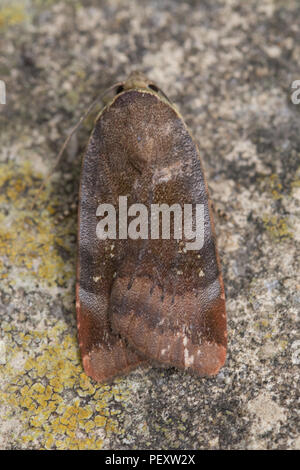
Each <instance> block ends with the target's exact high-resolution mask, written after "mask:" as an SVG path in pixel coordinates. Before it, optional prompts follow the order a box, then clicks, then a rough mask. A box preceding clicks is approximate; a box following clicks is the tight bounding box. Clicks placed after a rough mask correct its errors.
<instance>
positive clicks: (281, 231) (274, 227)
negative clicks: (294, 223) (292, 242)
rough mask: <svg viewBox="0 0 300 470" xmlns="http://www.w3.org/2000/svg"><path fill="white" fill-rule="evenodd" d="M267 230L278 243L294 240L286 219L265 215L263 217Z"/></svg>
mask: <svg viewBox="0 0 300 470" xmlns="http://www.w3.org/2000/svg"><path fill="white" fill-rule="evenodd" d="M262 220H263V223H264V226H265V229H266V230H267V232H268V233H269V234H270V236H271V237H272V238H273V239H274V240H276V241H282V240H286V239H289V238H293V235H292V233H291V232H290V230H289V228H288V224H287V220H286V219H285V218H280V217H278V216H277V215H272V216H269V215H264V216H263V217H262Z"/></svg>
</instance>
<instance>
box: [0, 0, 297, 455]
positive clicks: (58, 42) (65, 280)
mask: <svg viewBox="0 0 300 470" xmlns="http://www.w3.org/2000/svg"><path fill="white" fill-rule="evenodd" d="M299 15H300V6H299V2H297V1H296V0H295V1H293V0H291V1H281V0H276V1H275V0H274V1H272V0H264V1H254V0H250V1H247V2H241V1H238V0H230V1H225V0H218V1H215V2H208V1H201V2H200V1H198V2H197V1H191V2H186V3H185V2H180V1H174V0H172V1H171V0H169V1H150V2H149V1H137V0H133V1H131V2H121V1H117V0H112V1H110V2H104V1H96V0H94V1H93V0H87V1H81V0H79V1H64V2H63V1H61V2H58V1H51V0H48V1H45V2H42V1H40V0H30V1H26V2H25V1H24V2H22V1H20V0H19V1H15V0H13V1H9V2H8V1H3V0H2V1H1V4H0V28H1V31H0V32H1V36H2V38H1V57H0V78H1V79H2V80H4V81H5V83H6V92H7V104H6V105H0V110H1V113H0V125H1V146H0V162H1V164H0V205H1V207H0V222H1V224H0V272H1V285H0V291H1V292H0V294H1V296H0V319H1V333H0V334H1V337H0V341H1V343H0V344H1V347H0V389H1V394H0V404H1V407H0V447H1V448H5V449H12V448H13V449H15V448H36V449H45V448H46V449H54V448H59V449H66V448H90V449H92V448H102V449H110V448H113V449H146V448H150V449H160V448H164V449H177V448H178V449H294V448H299V447H300V438H299V416H298V414H297V408H298V406H299V402H298V401H297V399H298V396H297V394H298V391H299V363H300V341H299V336H297V333H298V328H297V321H299V316H298V315H299V305H300V291H299V289H300V280H299V241H300V219H299V213H300V159H299V156H300V129H299V128H300V124H299V122H300V120H299V116H300V114H299V112H300V105H294V104H292V102H291V98H290V95H291V84H292V82H293V81H294V80H296V79H298V80H299V79H300V69H299V64H300V23H299ZM137 68H138V69H140V70H142V71H143V72H144V73H146V74H148V75H149V77H151V78H152V79H153V80H156V81H157V82H158V84H159V85H160V86H161V88H162V89H163V90H164V91H165V92H166V93H167V94H168V96H169V97H170V99H172V100H173V101H174V102H175V103H176V104H177V106H178V108H179V109H180V111H181V113H182V115H183V116H184V118H185V120H186V122H187V124H188V125H189V126H190V128H191V130H192V132H193V134H194V136H195V137H196V139H197V140H198V142H199V147H200V151H201V154H202V158H203V162H204V165H205V169H206V175H207V179H208V183H209V187H210V190H211V196H212V199H213V202H214V212H215V223H216V229H217V234H218V241H219V249H220V255H221V261H222V266H223V273H224V282H225V287H226V294H227V310H228V333H229V349H228V358H227V361H226V365H225V367H224V368H223V369H222V370H221V372H220V373H219V375H218V376H217V377H216V378H214V379H200V378H197V377H193V376H189V375H188V374H185V373H182V372H178V371H176V370H174V369H166V370H160V369H155V368H148V369H138V370H136V371H135V372H133V373H131V374H130V375H129V376H127V377H122V378H119V379H118V380H116V381H115V382H114V383H113V384H111V385H105V386H102V385H99V384H95V383H94V382H92V381H91V380H90V379H89V378H87V377H86V376H85V375H84V373H83V370H82V366H81V363H80V358H79V353H78V346H77V339H76V322H75V305H74V297H75V295H74V285H75V262H76V218H77V214H76V208H77V193H78V183H79V172H80V160H81V156H82V153H83V151H84V148H85V145H86V142H87V139H88V135H89V132H90V130H91V128H92V122H93V116H91V117H90V118H89V119H88V120H87V121H86V122H85V124H84V125H83V127H82V129H81V130H80V131H79V132H78V133H77V136H76V137H75V138H74V139H72V142H71V144H70V146H69V148H68V151H67V152H66V154H65V156H64V159H63V162H62V163H61V165H60V166H59V168H58V169H57V170H56V172H55V174H54V176H53V177H52V179H51V180H49V181H48V183H47V185H46V188H45V190H44V191H43V192H42V194H41V195H40V196H39V198H38V204H37V205H36V206H35V207H34V208H33V209H32V208H31V206H32V203H33V202H34V201H35V200H36V199H37V189H38V187H39V184H40V182H41V179H42V178H43V176H44V175H45V174H46V172H47V170H49V168H51V165H52V164H53V162H54V160H55V157H56V155H57V152H58V150H59V148H60V146H61V144H62V142H63V140H64V138H65V136H66V134H67V132H68V131H69V130H70V129H71V127H72V126H73V125H74V124H75V123H76V122H77V120H78V118H79V116H80V115H81V114H82V112H83V110H84V109H85V108H86V107H87V106H88V104H89V103H90V102H91V101H92V99H93V98H94V97H95V96H96V95H97V94H99V93H101V92H102V91H103V90H105V88H107V87H109V86H110V85H111V84H112V83H114V82H115V81H119V80H122V79H123V78H125V77H126V75H127V74H128V73H129V72H130V71H132V70H135V69H137Z"/></svg>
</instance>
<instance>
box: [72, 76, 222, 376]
mask: <svg viewBox="0 0 300 470" xmlns="http://www.w3.org/2000/svg"><path fill="white" fill-rule="evenodd" d="M120 201H121V202H122V204H123V207H121V206H120ZM125 202H126V206H124V203H125ZM162 205H164V206H163V207H164V208H166V207H167V208H169V215H170V218H169V221H166V220H165V221H164V222H165V228H167V230H166V231H167V232H168V233H170V234H171V235H172V232H174V234H173V235H174V236H170V237H169V238H168V237H166V236H162V235H161V234H162V230H163V227H162V226H160V225H159V222H161V224H162V213H160V211H159V209H161V208H162ZM124 207H125V208H124ZM153 207H154V208H155V209H156V216H153V215H152V212H151V210H152V209H153ZM185 207H189V208H191V207H192V210H190V212H189V213H188V215H189V217H188V216H186V219H187V220H186V221H187V223H189V224H190V230H189V231H187V233H186V231H184V230H180V227H179V228H178V223H177V222H178V220H181V221H182V220H183V218H184V217H183V212H182V213H181V219H180V213H179V212H180V211H179V212H178V211H177V215H176V217H177V216H178V217H177V219H176V220H175V210H173V209H174V208H176V210H177V209H178V208H181V209H182V210H183V209H184V208H185ZM197 207H200V208H201V210H202V212H201V214H202V228H203V233H202V240H201V247H200V248H199V249H197V247H196V245H197V244H196V245H194V246H195V247H196V249H193V247H194V246H193V245H192V244H191V238H190V235H191V233H196V229H195V224H196V222H195V220H196V219H195V212H196V208H197ZM144 208H145V209H144ZM138 209H140V210H138ZM157 209H158V215H157ZM141 215H143V217H141ZM121 216H122V217H121ZM125 216H126V217H125ZM124 217H125V219H124ZM188 219H189V220H188ZM191 219H192V220H191ZM110 222H111V223H110ZM151 222H152V224H156V228H157V226H159V234H158V232H157V231H156V232H155V234H154V235H155V236H154V237H153V236H152V237H151V235H153V227H150V225H151ZM175 222H176V223H175ZM126 224H127V225H126ZM128 224H129V225H128ZM130 224H131V227H130ZM105 225H107V226H106V227H105ZM168 229H169V230H168ZM193 230H194V231H193ZM130 232H131V235H132V236H131V237H130V236H129V235H130ZM175 232H176V233H175ZM99 233H100V235H101V236H100V237H99ZM188 244H190V247H189V249H187V247H188ZM76 310H77V326H78V338H79V346H80V351H81V356H82V362H83V366H84V370H85V372H86V374H87V375H88V376H90V377H92V378H93V379H95V380H96V381H99V382H107V381H111V380H112V379H113V378H114V377H115V376H118V375H122V374H125V373H127V372H129V371H130V370H131V369H134V368H136V367H137V366H139V365H148V364H153V365H158V366H162V367H168V366H169V367H171V366H173V367H176V368H178V369H184V370H186V371H189V372H191V373H194V374H197V375H200V376H212V375H215V374H217V373H218V371H219V369H220V368H221V367H222V365H223V364H224V361H225V356H226V347H227V332H226V311H225V295H224V286H223V280H222V274H221V268H220V261H219V256H218V252H217V246H216V237H215V230H214V222H213V215H212V210H211V203H210V199H209V195H208V189H207V184H206V181H205V177H204V172H203V168H202V164H201V160H200V156H199V151H198V149H197V145H196V143H195V141H194V140H193V138H192V136H191V134H190V132H189V130H188V129H187V127H186V125H185V123H184V121H183V119H182V117H181V115H180V114H179V112H178V111H177V109H176V108H175V106H174V105H173V104H172V103H171V102H170V101H169V99H168V98H167V96H166V95H165V94H164V93H163V92H162V91H161V90H160V89H159V88H158V86H157V85H156V84H155V83H153V82H152V81H150V80H148V79H147V78H146V77H145V76H144V75H143V74H141V73H138V72H135V73H133V74H131V75H130V76H129V77H128V79H127V80H126V81H124V82H122V83H121V84H119V85H118V86H117V87H116V88H115V89H114V96H113V97H112V99H111V100H110V102H109V103H107V104H106V106H105V107H104V108H103V110H102V111H101V112H100V114H99V115H98V117H97V119H96V121H95V126H94V129H93V131H92V134H91V136H90V139H89V142H88V145H87V150H86V153H85V155H84V158H83V163H82V173H81V183H80V197H79V233H78V267H77V283H76Z"/></svg>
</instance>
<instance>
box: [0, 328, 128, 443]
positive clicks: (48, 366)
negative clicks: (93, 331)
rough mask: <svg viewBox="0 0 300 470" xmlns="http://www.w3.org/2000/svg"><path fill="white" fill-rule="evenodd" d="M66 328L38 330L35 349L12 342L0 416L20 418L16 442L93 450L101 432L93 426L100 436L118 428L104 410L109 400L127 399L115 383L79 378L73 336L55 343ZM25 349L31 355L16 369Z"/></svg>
mask: <svg viewBox="0 0 300 470" xmlns="http://www.w3.org/2000/svg"><path fill="white" fill-rule="evenodd" d="M67 329H68V327H67V325H65V324H64V322H58V324H57V326H55V327H52V328H51V329H50V330H49V331H47V332H45V333H42V334H41V341H40V343H39V345H38V346H36V350H34V351H30V345H29V346H28V343H25V344H21V346H19V341H17V342H12V343H11V344H10V345H8V359H9V360H8V363H7V365H5V366H3V367H2V368H1V370H0V378H1V380H2V382H3V383H5V387H4V390H3V392H2V394H1V401H2V402H3V404H5V405H6V407H7V412H6V414H5V416H4V417H2V419H5V420H8V421H9V420H10V419H11V418H13V417H14V416H16V415H17V416H19V419H20V422H21V423H22V427H23V429H22V433H21V437H18V438H17V440H16V442H15V444H16V445H19V446H21V447H22V445H24V446H25V447H27V448H28V447H37V446H38V447H39V448H45V449H52V448H58V449H71V448H72V449H85V448H87V449H97V448H101V445H102V439H101V438H100V435H101V432H100V435H99V432H97V430H98V431H101V429H102V433H103V436H104V435H105V434H107V433H112V432H114V433H117V432H120V431H119V427H118V422H117V421H116V420H115V418H113V417H111V415H110V413H109V412H108V402H109V401H110V400H111V399H114V400H115V399H116V398H117V399H120V398H123V400H126V399H127V398H128V397H129V395H128V394H126V393H124V394H122V391H121V389H120V388H119V386H118V384H117V383H116V385H115V386H113V387H112V386H108V385H99V384H95V383H92V381H91V379H89V378H88V377H86V376H85V377H84V378H83V373H82V367H81V364H80V360H79V356H78V350H77V343H76V337H75V335H74V337H72V336H71V335H69V334H66V336H65V338H64V341H63V343H62V342H61V341H60V338H61V335H62V334H64V333H65V332H66V331H67ZM28 335H29V336H31V333H30V332H29V333H28ZM17 337H18V339H21V338H22V334H19V333H18V335H17ZM34 338H35V335H34V334H32V340H33V339H34ZM43 340H47V341H43ZM49 342H51V345H49ZM24 349H25V350H26V351H27V352H28V354H31V357H30V358H29V359H28V360H27V361H26V363H25V366H24V369H22V370H19V368H17V369H16V368H15V367H13V366H12V365H11V363H14V358H16V356H17V355H18V353H19V352H20V351H24ZM82 384H84V386H85V387H86V388H89V389H90V390H91V393H90V395H89V403H87V402H86V399H84V401H82V399H81V398H80V396H79V394H78V391H79V390H80V389H81V385H82ZM67 391H70V393H66V392H67ZM72 397H73V398H72ZM36 431H38V433H37V434H36Z"/></svg>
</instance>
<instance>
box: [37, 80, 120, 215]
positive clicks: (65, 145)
mask: <svg viewBox="0 0 300 470" xmlns="http://www.w3.org/2000/svg"><path fill="white" fill-rule="evenodd" d="M123 84H124V82H118V83H115V84H114V85H112V86H111V87H109V88H107V90H105V92H104V93H101V95H99V96H97V98H95V99H94V101H92V103H91V104H90V105H89V106H88V108H87V110H86V111H85V112H84V113H83V114H82V116H81V117H80V118H79V120H78V122H77V123H76V124H75V126H74V127H73V129H72V130H71V131H70V133H69V134H68V136H67V137H66V139H65V141H64V143H63V145H62V146H61V149H60V151H59V152H58V154H57V157H56V159H55V162H54V164H53V166H52V168H51V170H50V171H49V174H48V175H46V176H45V178H44V180H43V181H42V183H41V185H40V187H39V188H38V192H37V195H36V199H35V201H34V202H33V203H32V205H31V207H30V210H32V209H33V207H34V205H35V203H36V200H38V198H39V195H40V194H41V192H42V191H43V189H44V187H45V186H46V183H47V181H49V179H50V178H51V176H52V175H53V172H54V170H55V168H56V167H57V165H58V164H59V162H60V160H61V157H62V156H63V153H64V151H65V149H66V147H67V146H68V143H69V142H70V140H71V138H72V136H73V135H74V134H75V132H76V131H77V130H78V129H79V127H80V126H81V124H82V122H83V121H84V120H85V119H86V118H87V116H88V115H89V114H90V112H91V111H92V109H93V108H94V107H95V106H96V104H97V103H98V102H99V101H100V100H102V101H103V100H104V98H105V96H106V95H107V94H108V93H109V92H111V91H112V90H114V89H115V88H118V87H119V86H122V85H123Z"/></svg>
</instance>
